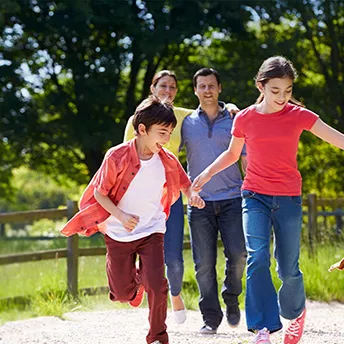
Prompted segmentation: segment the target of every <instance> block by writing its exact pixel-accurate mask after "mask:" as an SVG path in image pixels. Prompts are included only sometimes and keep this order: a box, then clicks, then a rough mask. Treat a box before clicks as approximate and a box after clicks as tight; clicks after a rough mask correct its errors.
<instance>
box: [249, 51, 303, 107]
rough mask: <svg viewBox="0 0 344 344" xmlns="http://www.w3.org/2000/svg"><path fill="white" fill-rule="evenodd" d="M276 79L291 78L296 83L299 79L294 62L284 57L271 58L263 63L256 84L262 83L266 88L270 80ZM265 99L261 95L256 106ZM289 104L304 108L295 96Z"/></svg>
mask: <svg viewBox="0 0 344 344" xmlns="http://www.w3.org/2000/svg"><path fill="white" fill-rule="evenodd" d="M274 78H279V79H282V78H290V79H291V80H292V81H293V82H294V81H295V80H296V79H297V72H296V70H295V68H294V66H293V64H292V62H291V61H289V60H288V59H286V58H285V57H283V56H273V57H269V58H268V59H266V60H265V61H264V62H263V63H262V65H261V66H260V68H259V70H258V73H257V75H256V77H255V78H254V79H255V81H256V84H257V83H258V82H260V83H261V84H262V85H263V86H264V85H265V84H266V83H267V82H268V81H269V80H271V79H274ZM263 99H264V94H263V93H261V94H260V95H259V97H258V98H257V100H256V104H259V103H261V102H262V101H263ZM289 102H290V103H292V104H295V105H299V106H303V107H304V105H303V104H302V103H301V102H300V101H298V100H296V99H295V98H294V97H293V96H292V97H291V98H290V100H289Z"/></svg>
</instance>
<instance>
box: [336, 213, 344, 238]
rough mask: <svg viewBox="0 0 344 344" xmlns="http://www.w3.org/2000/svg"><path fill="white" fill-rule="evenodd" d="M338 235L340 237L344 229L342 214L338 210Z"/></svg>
mask: <svg viewBox="0 0 344 344" xmlns="http://www.w3.org/2000/svg"><path fill="white" fill-rule="evenodd" d="M335 212H336V213H337V214H336V234H337V235H339V234H340V233H341V232H342V229H343V219H342V213H341V210H340V209H336V211H335Z"/></svg>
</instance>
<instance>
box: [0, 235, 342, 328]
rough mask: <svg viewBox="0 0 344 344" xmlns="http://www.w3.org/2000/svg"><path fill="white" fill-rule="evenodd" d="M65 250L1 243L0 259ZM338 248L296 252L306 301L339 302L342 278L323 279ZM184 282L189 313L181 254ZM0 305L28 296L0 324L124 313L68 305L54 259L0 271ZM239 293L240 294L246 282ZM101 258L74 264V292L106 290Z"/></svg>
mask: <svg viewBox="0 0 344 344" xmlns="http://www.w3.org/2000/svg"><path fill="white" fill-rule="evenodd" d="M96 245H102V238H101V237H98V238H97V237H96V238H94V239H92V240H90V239H83V240H80V246H83V247H87V246H96ZM59 247H66V239H64V238H61V239H58V240H54V241H46V242H41V243H39V242H29V243H27V242H25V241H22V240H21V241H20V242H19V243H18V242H9V241H6V242H5V241H0V254H7V253H12V252H15V251H32V250H41V249H51V248H59ZM343 252H344V250H343V248H342V247H341V245H339V244H338V245H326V246H325V245H322V246H317V250H316V256H315V257H314V258H313V259H311V258H310V257H309V255H308V251H307V249H306V247H302V250H301V260H300V264H301V269H302V271H303V272H304V280H305V287H306V293H307V297H308V298H309V299H312V300H319V301H326V302H328V301H334V300H336V301H340V302H344V292H343V290H344V273H341V272H339V271H334V272H332V273H328V272H327V269H328V267H329V266H330V265H331V264H333V263H334V262H335V261H336V260H339V259H340V258H341V257H342V256H343V255H344V254H343ZM218 256H219V259H218V276H219V278H218V281H219V289H220V288H221V277H222V276H223V271H224V258H223V253H222V248H221V247H220V248H219V250H218ZM184 259H185V276H184V287H183V296H184V300H185V302H186V306H187V308H189V309H197V307H198V289H197V285H196V282H195V274H194V267H193V262H192V257H191V251H190V250H186V251H185V252H184ZM275 267H276V266H275V262H274V260H273V259H272V265H271V271H272V275H273V280H274V283H275V285H276V287H277V288H278V287H279V285H280V281H279V279H278V278H277V274H276V272H275ZM0 276H1V277H0V278H1V288H0V299H2V298H9V297H16V296H27V295H30V304H21V303H20V302H19V303H16V304H5V303H1V304H0V307H1V308H0V324H1V323H4V322H6V321H10V320H17V319H23V318H28V317H34V316H41V315H56V316H62V314H63V313H65V312H66V311H72V310H75V309H78V310H85V311H87V310H95V309H110V308H114V307H127V306H126V305H121V304H117V303H115V304H114V303H111V302H110V301H109V300H108V298H107V295H96V296H83V295H81V296H80V300H79V301H78V302H75V301H74V300H70V299H69V298H68V297H67V295H66V293H65V292H64V290H65V289H66V260H65V259H55V260H47V261H41V262H30V263H21V264H11V265H4V266H0ZM243 282H244V289H245V280H244V281H243ZM106 284H107V280H106V274H105V257H104V256H97V257H81V258H80V259H79V287H80V288H84V287H96V286H106ZM243 295H244V293H243V294H242V295H241V297H240V303H241V306H243V305H244V296H243Z"/></svg>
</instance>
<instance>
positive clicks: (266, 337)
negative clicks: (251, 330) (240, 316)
mask: <svg viewBox="0 0 344 344" xmlns="http://www.w3.org/2000/svg"><path fill="white" fill-rule="evenodd" d="M255 333H256V336H255V337H254V338H253V341H252V342H251V344H271V342H270V333H269V331H268V329H267V328H266V327H264V328H263V329H261V330H259V331H256V332H255Z"/></svg>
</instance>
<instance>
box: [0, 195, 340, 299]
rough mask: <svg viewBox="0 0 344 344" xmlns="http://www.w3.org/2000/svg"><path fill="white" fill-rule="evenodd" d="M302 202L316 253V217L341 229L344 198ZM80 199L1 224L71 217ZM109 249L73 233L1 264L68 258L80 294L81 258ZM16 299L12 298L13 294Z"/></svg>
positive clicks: (4, 216) (71, 286)
mask: <svg viewBox="0 0 344 344" xmlns="http://www.w3.org/2000/svg"><path fill="white" fill-rule="evenodd" d="M303 206H306V207H307V212H305V213H304V214H305V215H306V216H307V218H308V241H309V252H310V254H311V255H313V254H314V242H315V239H316V237H317V217H318V216H325V217H327V216H335V217H336V224H337V231H339V232H340V231H341V230H342V227H343V220H342V217H343V216H344V211H343V210H341V209H339V208H340V207H342V208H343V207H344V198H339V199H318V198H317V196H316V195H314V194H309V195H308V196H307V198H306V199H304V200H303ZM319 206H320V207H331V208H334V209H335V210H334V211H318V207H319ZM77 209H78V208H77V203H76V202H74V201H68V202H67V206H66V208H64V209H47V210H35V211H22V212H15V213H0V224H4V223H21V222H26V221H34V220H39V219H42V218H50V219H56V218H63V217H67V218H68V219H70V218H71V217H72V216H73V215H74V214H75V213H76V212H77ZM184 248H185V249H187V248H190V242H184ZM105 253H106V248H105V247H91V248H80V247H79V237H78V236H77V235H73V236H71V237H68V239H67V248H64V249H55V250H47V251H39V252H30V253H20V254H9V255H0V265H6V264H13V263H24V262H32V261H40V260H47V259H60V258H66V259H67V290H68V292H69V293H70V294H71V295H72V296H73V297H77V295H78V258H79V257H89V256H99V255H104V254H105ZM105 289H106V287H99V288H86V289H83V292H85V293H87V294H89V293H91V294H92V293H94V292H96V291H97V290H105ZM11 299H13V298H11Z"/></svg>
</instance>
